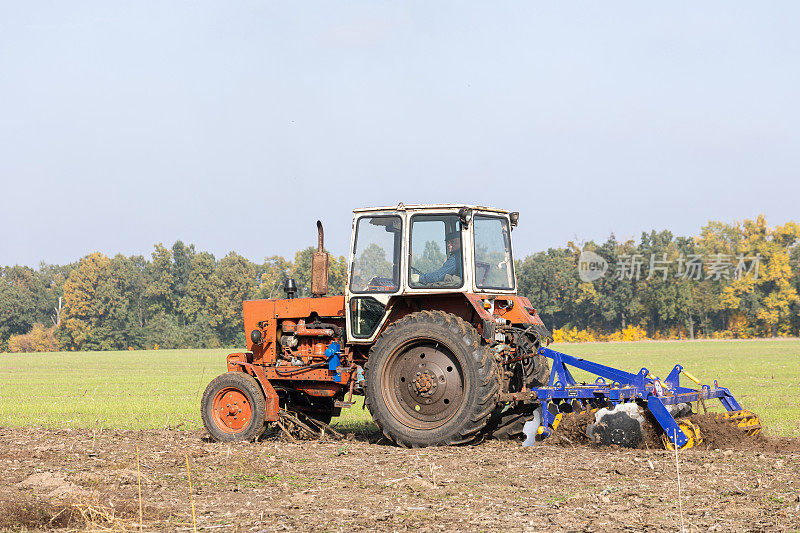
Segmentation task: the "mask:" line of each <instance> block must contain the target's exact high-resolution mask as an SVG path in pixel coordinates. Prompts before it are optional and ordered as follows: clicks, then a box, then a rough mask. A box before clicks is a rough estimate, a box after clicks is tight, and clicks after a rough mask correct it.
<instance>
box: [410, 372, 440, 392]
mask: <svg viewBox="0 0 800 533" xmlns="http://www.w3.org/2000/svg"><path fill="white" fill-rule="evenodd" d="M412 385H413V387H414V391H415V392H416V393H417V394H418V395H420V396H422V397H425V398H427V397H429V396H430V395H431V394H433V392H434V391H435V390H436V386H437V385H436V376H434V375H433V373H431V372H430V371H427V370H426V371H425V372H423V373H420V372H417V375H416V377H415V378H414V379H413V380H412V381H411V385H409V386H412Z"/></svg>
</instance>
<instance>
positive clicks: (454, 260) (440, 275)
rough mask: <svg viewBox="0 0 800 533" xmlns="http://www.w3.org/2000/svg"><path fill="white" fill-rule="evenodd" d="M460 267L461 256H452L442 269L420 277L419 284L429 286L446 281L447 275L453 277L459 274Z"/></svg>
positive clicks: (455, 254)
mask: <svg viewBox="0 0 800 533" xmlns="http://www.w3.org/2000/svg"><path fill="white" fill-rule="evenodd" d="M460 267H461V254H457V253H454V254H451V255H450V257H448V258H447V261H445V262H444V264H443V265H442V267H441V268H440V269H438V270H434V271H433V272H427V273H425V274H422V275H420V277H419V282H420V283H424V284H426V285H427V284H429V283H438V282H440V281H444V277H445V276H446V275H447V274H450V275H451V276H453V275H456V274H458V273H459V272H460V271H461V268H460Z"/></svg>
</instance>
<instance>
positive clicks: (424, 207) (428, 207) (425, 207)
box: [353, 203, 509, 215]
mask: <svg viewBox="0 0 800 533" xmlns="http://www.w3.org/2000/svg"><path fill="white" fill-rule="evenodd" d="M462 207H467V208H469V209H472V210H474V211H488V212H490V213H499V214H501V215H507V214H508V213H509V211H508V210H506V209H497V208H496V207H484V206H482V205H470V204H410V205H404V204H403V203H399V204H397V205H391V206H386V207H361V208H359V209H353V213H354V214H361V213H371V212H377V211H381V212H385V211H434V210H436V211H440V210H442V209H455V210H458V209H461V208H462Z"/></svg>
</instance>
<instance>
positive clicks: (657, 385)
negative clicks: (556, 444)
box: [504, 348, 761, 448]
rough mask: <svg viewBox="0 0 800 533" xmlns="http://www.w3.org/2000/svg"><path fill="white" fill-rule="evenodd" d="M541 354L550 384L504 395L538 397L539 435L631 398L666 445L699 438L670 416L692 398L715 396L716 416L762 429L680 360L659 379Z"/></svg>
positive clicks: (546, 352) (545, 352) (687, 425)
mask: <svg viewBox="0 0 800 533" xmlns="http://www.w3.org/2000/svg"><path fill="white" fill-rule="evenodd" d="M539 353H540V354H541V355H544V356H546V357H548V358H550V359H552V363H551V370H550V380H549V383H548V385H547V386H546V387H536V388H532V389H530V390H528V391H523V392H517V393H510V394H507V395H504V396H506V399H508V400H515V401H518V400H538V402H540V404H541V406H542V409H541V420H539V425H538V428H537V430H536V433H537V434H538V435H540V436H541V437H542V438H543V437H548V436H550V435H551V434H552V432H553V430H554V429H555V428H556V427H557V426H558V424H559V422H560V420H561V417H562V416H563V414H565V413H570V412H577V411H582V410H584V409H586V408H587V407H596V408H607V409H614V408H615V407H617V406H619V405H621V404H626V403H630V402H635V403H636V404H637V405H639V406H641V407H642V408H644V409H646V410H647V411H649V412H650V413H651V414H652V415H653V418H654V419H655V421H656V422H657V423H658V426H660V429H661V430H662V431H663V434H664V435H665V436H666V437H667V438H665V439H664V441H665V445H667V446H668V447H670V445H675V446H678V447H679V448H684V447H689V446H692V445H694V444H697V443H698V442H700V441H701V439H700V437H699V434H692V433H696V432H697V431H696V428H694V427H693V425H692V424H691V423H689V422H683V421H682V420H677V419H676V418H675V416H673V413H676V412H678V411H679V410H678V409H676V408H675V407H671V406H679V405H680V404H686V407H689V408H690V406H691V404H693V403H694V402H705V401H706V400H713V399H718V400H719V401H720V402H721V403H722V405H723V406H724V407H725V410H726V413H724V414H720V415H719V416H718V418H720V419H724V420H725V421H726V422H729V423H731V424H734V425H736V426H738V427H740V428H741V429H743V430H744V431H745V432H746V433H747V434H749V435H755V434H757V433H758V432H759V431H760V430H761V423H760V421H759V420H758V417H757V416H756V415H755V414H753V413H752V412H750V411H744V410H742V407H741V405H739V402H737V401H736V398H734V396H733V394H731V392H730V391H729V390H728V389H727V388H725V387H720V386H718V384H717V381H716V380H714V382H713V384H712V385H703V384H701V383H700V381H699V380H698V379H697V378H695V377H694V376H692V375H691V374H689V373H688V372H686V371H685V370H684V369H683V367H682V366H681V365H675V367H674V368H673V369H672V371H671V372H670V373H669V375H668V376H667V377H666V378H665V379H664V380H660V379H659V378H657V377H653V376H652V375H651V374H650V371H649V370H648V369H647V368H642V369H641V370H639V372H637V373H635V374H633V373H631V372H626V371H624V370H619V369H617V368H613V367H610V366H606V365H601V364H599V363H595V362H592V361H587V360H585V359H581V358H578V357H573V356H571V355H567V354H564V353H561V352H557V351H555V350H551V349H549V348H540V349H539ZM568 367H573V368H577V369H580V370H584V371H586V372H589V373H591V374H594V375H595V376H597V378H596V380H595V381H594V382H593V383H578V382H577V381H576V380H575V378H574V377H573V375H572V373H571V372H570V370H569V368H568ZM681 374H683V375H684V376H686V377H687V378H688V379H690V380H691V381H693V382H695V384H696V385H697V386H698V388H690V387H685V386H682V385H681ZM537 418H538V417H537ZM687 433H690V434H688V435H687Z"/></svg>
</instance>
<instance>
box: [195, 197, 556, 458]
mask: <svg viewBox="0 0 800 533" xmlns="http://www.w3.org/2000/svg"><path fill="white" fill-rule="evenodd" d="M518 218H519V215H518V213H516V212H508V211H504V210H500V209H492V208H487V207H480V206H468V205H425V206H423V205H409V206H404V205H402V204H400V205H398V206H396V207H377V208H368V209H357V210H355V211H354V218H353V232H352V240H351V246H350V257H349V270H348V276H347V286H346V288H345V294H344V295H343V296H325V294H326V293H327V292H328V255H327V254H326V252H324V249H323V244H324V242H323V241H324V237H323V229H322V224H321V223H320V222H317V227H318V235H319V237H318V251H317V252H315V253H314V255H313V257H312V267H311V283H310V285H311V287H310V293H311V297H306V298H298V297H296V295H297V292H298V287H297V285H296V282H295V281H294V280H292V279H289V280H287V281H286V283H285V287H284V289H285V291H286V298H284V299H276V300H253V301H246V302H244V326H245V333H246V335H247V351H246V352H241V353H234V354H230V355H229V356H228V359H227V361H228V370H229V372H228V373H226V374H223V375H221V376H219V377H217V378H216V379H214V380H213V381H212V382H211V383H210V384H209V386H208V388H207V389H206V391H205V394H204V396H203V400H202V409H201V411H202V416H203V422H204V424H205V427H206V428H207V430H208V432H209V433H210V434H211V435H212V437H213V438H214V439H216V440H219V441H234V440H249V439H254V438H256V437H258V436H259V435H260V434H261V433H262V432H263V431H264V428H265V423H267V422H273V421H277V420H278V419H279V417H280V416H281V412H282V411H287V412H294V413H299V414H302V415H303V416H304V417H308V418H311V419H313V420H315V421H319V422H322V423H325V424H327V423H329V422H330V421H331V418H332V417H334V416H338V415H339V414H340V412H341V409H342V408H348V407H350V406H351V405H352V404H353V400H352V399H353V394H357V395H363V396H364V401H365V404H366V406H367V408H368V409H369V411H370V413H371V414H372V417H373V419H374V421H375V423H376V424H377V425H378V427H379V428H380V429H381V431H382V432H383V434H384V435H385V436H386V437H387V438H389V439H391V440H392V441H394V442H396V443H397V444H399V445H401V446H413V447H418V446H431V445H443V444H460V443H466V442H469V441H472V440H474V439H475V438H476V437H478V436H479V435H481V434H484V433H487V432H488V433H491V434H492V435H495V436H500V437H503V436H506V437H507V436H512V435H515V434H519V433H520V432H521V431H522V427H523V424H524V421H525V420H524V419H525V418H526V416H528V417H529V415H530V412H531V410H532V408H533V407H534V403H535V402H533V401H530V400H526V401H520V402H508V401H503V398H504V395H508V394H513V393H515V392H524V391H526V390H530V388H531V387H534V386H538V385H544V384H546V383H547V379H548V377H549V367H548V362H547V359H546V358H545V357H544V356H542V355H539V354H538V351H537V350H538V349H539V348H540V347H542V346H546V345H547V344H548V343H549V341H550V340H551V334H550V332H549V331H548V329H547V328H546V327H545V325H544V324H543V323H542V320H541V319H540V318H539V316H538V314H537V313H536V310H535V309H534V308H533V307H532V306H531V303H530V301H529V300H528V299H527V298H525V297H522V296H519V295H518V294H517V286H516V277H515V274H514V259H513V254H512V247H511V232H512V230H513V229H514V227H515V226H516V225H517V221H518Z"/></svg>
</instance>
